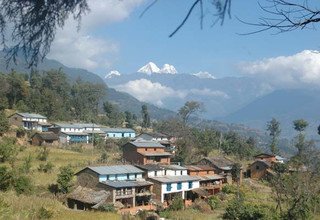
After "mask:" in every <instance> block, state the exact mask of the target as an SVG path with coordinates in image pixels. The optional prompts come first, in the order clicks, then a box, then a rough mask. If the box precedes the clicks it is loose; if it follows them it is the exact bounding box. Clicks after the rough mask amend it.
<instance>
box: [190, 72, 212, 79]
mask: <svg viewBox="0 0 320 220" xmlns="http://www.w3.org/2000/svg"><path fill="white" fill-rule="evenodd" d="M192 75H194V76H196V77H198V78H200V79H215V78H216V77H214V76H213V75H212V74H210V73H209V72H206V71H200V72H198V73H194V74H192Z"/></svg>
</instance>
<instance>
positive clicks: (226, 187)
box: [222, 184, 237, 194]
mask: <svg viewBox="0 0 320 220" xmlns="http://www.w3.org/2000/svg"><path fill="white" fill-rule="evenodd" d="M222 192H224V193H225V194H235V193H237V188H236V187H235V186H233V185H229V184H227V185H224V186H223V187H222Z"/></svg>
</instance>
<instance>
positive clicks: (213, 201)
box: [208, 196, 220, 210]
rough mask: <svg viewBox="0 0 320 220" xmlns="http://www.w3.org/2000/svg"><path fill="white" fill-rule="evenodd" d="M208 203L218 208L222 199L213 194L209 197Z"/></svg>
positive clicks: (213, 207)
mask: <svg viewBox="0 0 320 220" xmlns="http://www.w3.org/2000/svg"><path fill="white" fill-rule="evenodd" d="M208 204H209V206H210V208H211V209H212V210H214V209H216V208H218V207H219V205H220V199H219V198H218V197H217V196H211V197H210V198H208Z"/></svg>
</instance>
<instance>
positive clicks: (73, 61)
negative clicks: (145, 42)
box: [48, 0, 144, 70]
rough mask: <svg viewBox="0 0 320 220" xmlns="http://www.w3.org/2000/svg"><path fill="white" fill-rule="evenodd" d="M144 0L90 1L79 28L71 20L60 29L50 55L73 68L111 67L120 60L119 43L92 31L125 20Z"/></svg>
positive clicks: (75, 22)
mask: <svg viewBox="0 0 320 220" xmlns="http://www.w3.org/2000/svg"><path fill="white" fill-rule="evenodd" d="M143 1H144V0H125V1H117V0H89V1H88V4H89V8H90V12H89V13H88V14H87V15H84V16H83V17H82V20H81V27H80V30H79V31H77V25H78V24H77V21H74V20H73V19H72V18H70V19H69V20H67V21H66V24H65V26H64V28H63V29H59V30H58V31H57V34H56V38H55V40H54V42H53V45H52V47H51V52H50V54H49V56H48V57H49V58H53V59H56V60H58V61H60V62H62V63H63V64H66V65H67V66H72V67H82V68H86V69H89V70H94V69H96V68H102V69H106V68H110V66H111V65H112V63H113V62H115V61H116V59H117V53H118V51H119V46H118V44H117V43H116V42H114V41H112V40H109V39H106V38H105V37H96V36H94V35H93V34H91V33H92V32H93V31H94V30H97V29H98V28H102V27H104V26H106V25H108V24H111V23H114V22H120V21H122V20H124V19H125V18H127V17H128V16H129V15H130V14H131V12H132V11H133V10H134V9H135V8H136V7H137V6H139V5H140V4H141V3H142V2H143Z"/></svg>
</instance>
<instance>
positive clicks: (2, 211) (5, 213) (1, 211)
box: [0, 198, 12, 219]
mask: <svg viewBox="0 0 320 220" xmlns="http://www.w3.org/2000/svg"><path fill="white" fill-rule="evenodd" d="M11 212H12V211H11V209H10V206H9V205H8V204H7V203H6V202H5V201H4V200H3V198H0V219H11Z"/></svg>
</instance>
